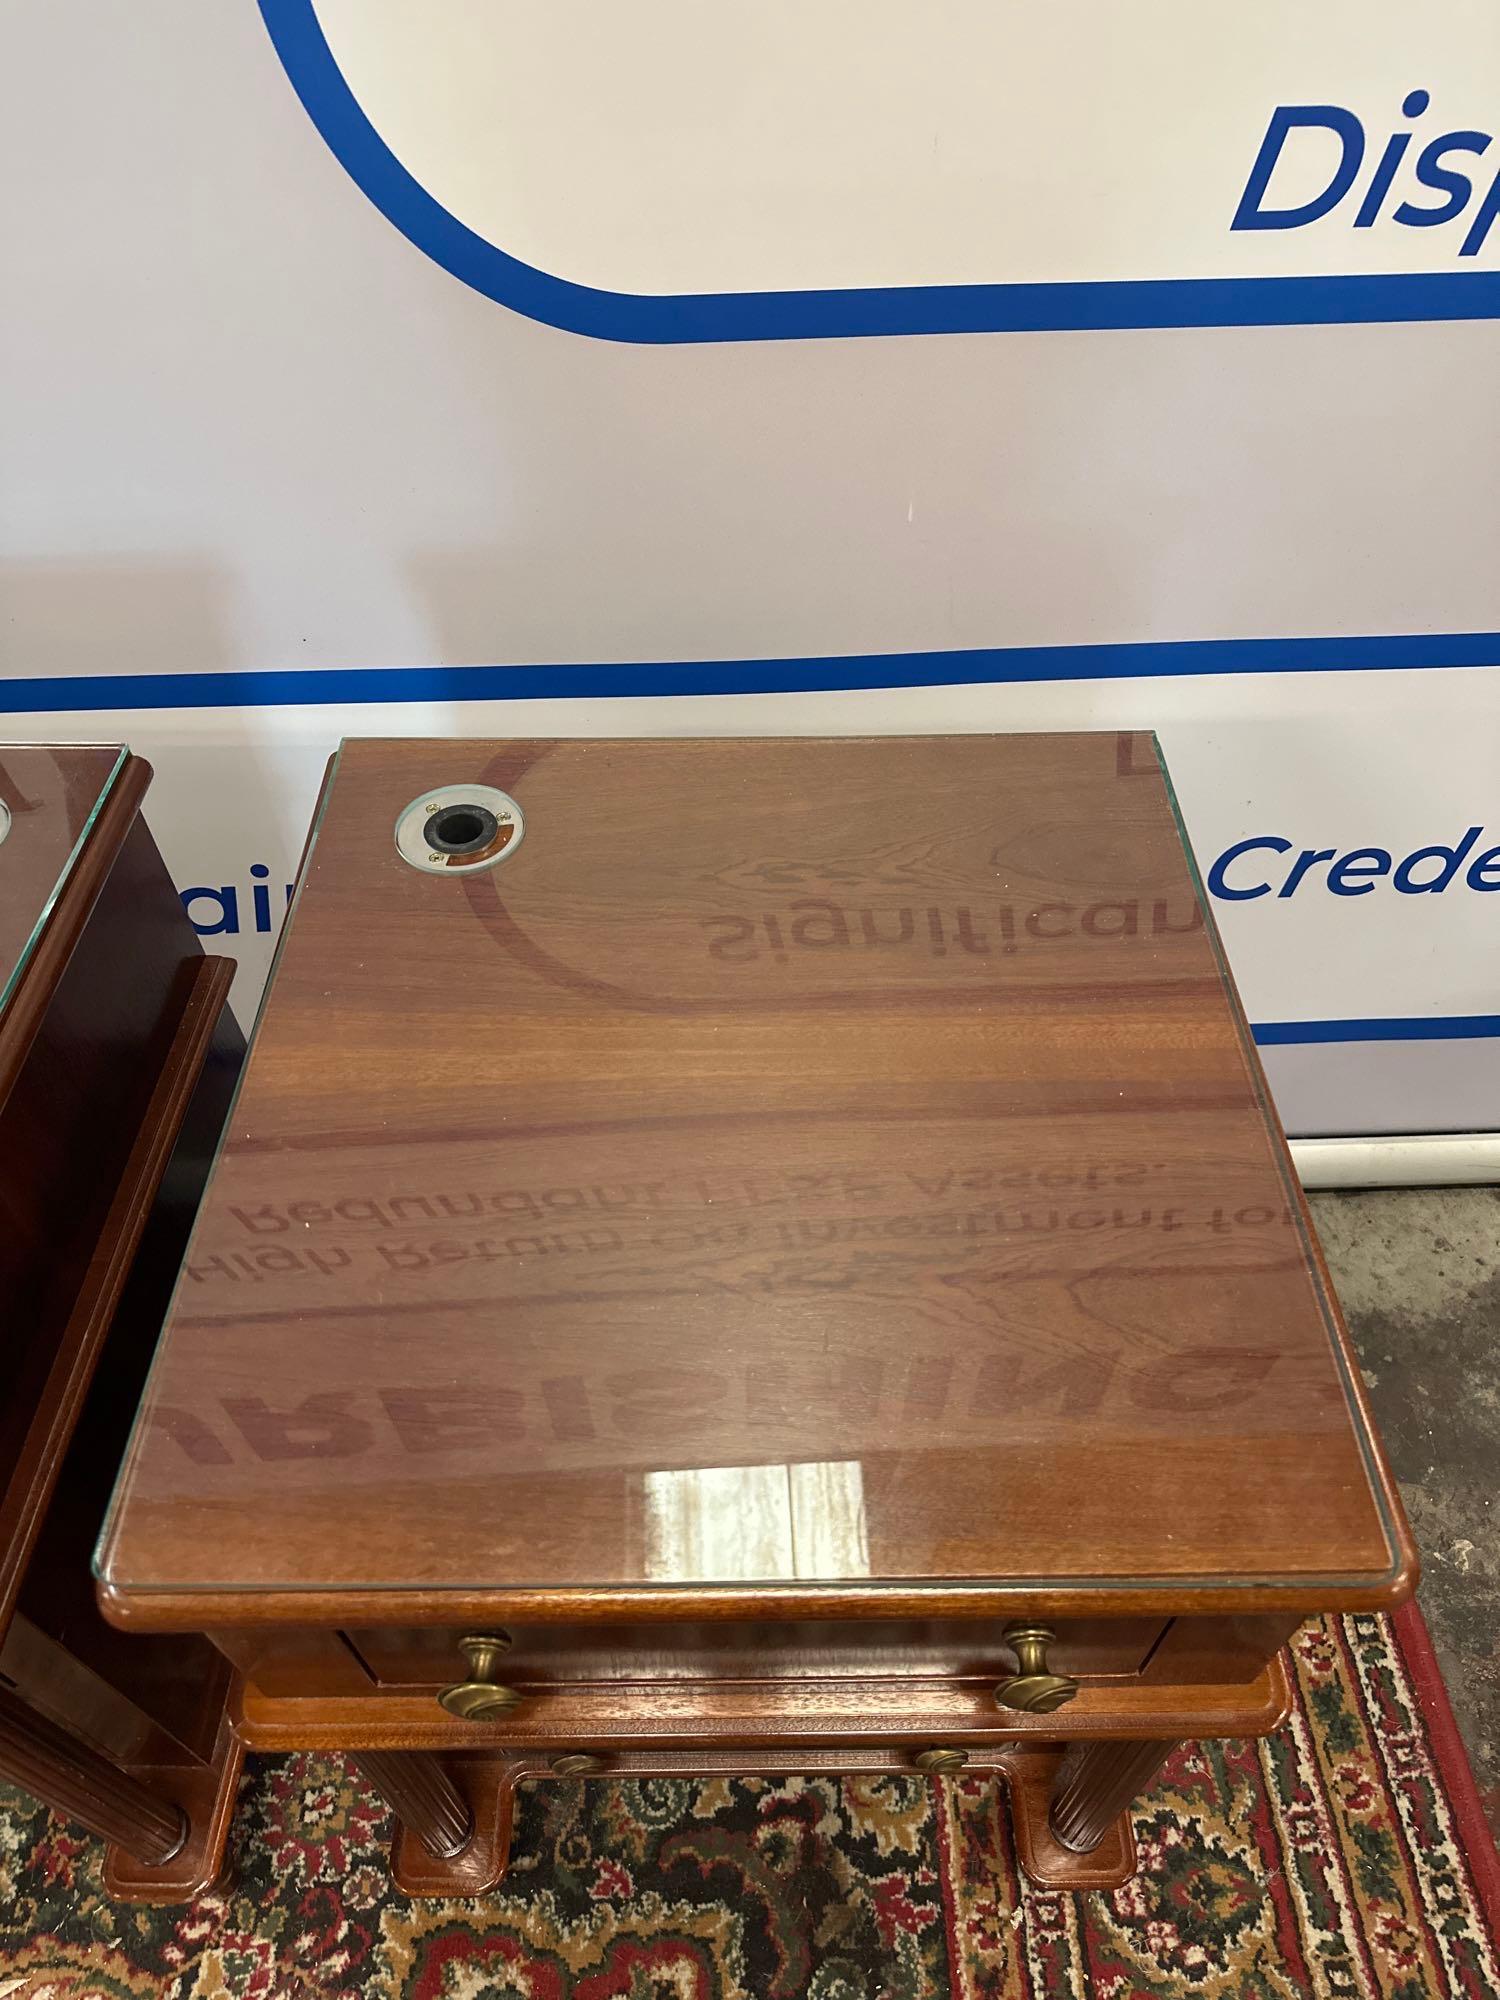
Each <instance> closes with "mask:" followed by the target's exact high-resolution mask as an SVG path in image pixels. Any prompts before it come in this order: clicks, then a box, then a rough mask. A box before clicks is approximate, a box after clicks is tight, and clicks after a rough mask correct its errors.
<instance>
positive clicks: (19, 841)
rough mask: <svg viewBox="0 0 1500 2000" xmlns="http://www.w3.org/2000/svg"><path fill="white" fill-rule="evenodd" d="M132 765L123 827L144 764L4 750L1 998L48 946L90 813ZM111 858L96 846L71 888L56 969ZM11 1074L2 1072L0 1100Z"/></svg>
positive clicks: (112, 754)
mask: <svg viewBox="0 0 1500 2000" xmlns="http://www.w3.org/2000/svg"><path fill="white" fill-rule="evenodd" d="M130 763H134V764H135V766H136V769H135V770H134V771H133V772H131V774H130V779H129V784H128V788H127V789H128V790H129V791H130V792H131V793H132V794H133V797H131V798H129V799H127V800H126V801H125V802H124V804H123V807H117V808H116V813H117V816H118V815H119V814H120V813H121V812H122V811H123V815H124V818H123V821H122V822H121V823H124V824H128V822H129V819H130V817H131V816H132V815H133V813H134V810H135V807H136V805H138V804H139V801H140V792H141V791H143V790H144V788H145V784H144V781H145V779H146V777H147V776H149V772H148V769H147V767H146V766H145V765H143V764H141V763H140V761H139V759H129V760H127V759H126V757H125V752H124V750H123V748H122V747H121V745H120V744H118V743H107V744H106V743H90V744H72V743H70V744H56V745H48V744H20V745H16V744H0V806H3V807H4V808H5V813H4V814H3V815H0V836H3V837H0V993H3V992H4V991H5V989H6V987H7V985H9V984H10V982H11V980H12V979H13V978H14V977H15V975H16V973H17V970H18V968H20V967H21V966H22V965H23V963H25V964H29V960H30V954H31V951H32V949H33V948H34V947H35V946H37V945H39V944H41V943H42V942H43V937H42V935H41V934H40V927H43V926H48V927H50V923H51V919H50V916H49V906H55V901H56V900H60V896H61V889H62V886H63V884H64V882H65V880H66V878H67V877H68V875H69V873H70V871H71V869H72V867H73V866H75V865H76V864H77V863H78V862H79V861H82V859H83V855H82V853H81V851H80V842H82V841H83V839H84V836H85V833H86V831H87V828H88V824H89V818H90V815H91V814H93V813H95V812H96V811H98V809H99V807H100V805H101V802H103V801H105V800H107V799H108V796H109V792H110V789H111V786H112V785H113V784H114V783H115V781H116V780H117V779H118V778H120V777H122V776H124V775H125V774H126V770H127V768H128V765H129V764H130ZM7 816H8V817H7ZM112 852H113V847H112V844H111V843H110V841H109V839H108V836H106V839H105V840H104V842H102V843H99V844H98V845H97V846H96V848H95V854H94V858H93V860H92V862H91V863H90V864H89V869H88V870H86V871H85V881H84V886H83V888H82V890H81V891H80V889H79V888H78V887H77V886H75V887H74V889H73V893H72V894H71V895H70V897H69V899H68V900H69V905H70V907H69V909H68V910H66V911H64V912H62V913H61V914H62V922H61V924H60V925H59V926H58V927H57V928H56V929H55V930H54V932H53V938H52V942H51V943H50V944H49V946H48V956H49V957H50V958H51V960H52V964H53V967H54V968H55V967H56V966H58V965H59V964H61V963H64V962H65V960H66V950H67V949H68V948H70V947H69V939H70V938H71V939H74V940H76V938H77V936H78V934H79V932H80V931H81V929H82V926H83V924H84V923H86V922H87V920H88V915H89V911H90V909H91V907H92V903H93V895H92V894H91V893H90V890H89V887H88V885H87V879H86V878H87V875H88V873H90V872H92V874H93V888H94V890H95V891H97V888H98V885H99V883H100V882H102V880H103V879H104V878H103V875H102V874H100V873H98V872H97V871H98V867H99V862H100V859H101V857H102V856H103V855H104V854H109V853H112ZM54 976H55V972H54V973H52V974H48V973H47V972H46V971H44V973H43V975H42V981H41V983H42V984H43V985H45V984H46V983H47V982H48V979H49V978H50V977H54ZM17 997H18V995H16V994H12V996H11V998H12V999H13V1000H14V999H16V998H17ZM36 1004H37V1000H36V995H35V993H34V994H33V997H32V999H31V1000H30V1001H29V1002H28V1003H27V1012H28V1014H29V1015H31V1017H32V1018H35V1015H34V1012H33V1010H34V1009H35V1007H36ZM17 1018H18V1019H19V1018H20V1016H19V1015H18V1017H17ZM3 1041H4V1037H3V1036H0V1063H3V1062H4V1060H5V1058H6V1057H7V1055H11V1056H13V1054H14V1049H12V1050H11V1051H6V1050H5V1049H4V1047H3ZM6 1074H7V1071H6V1068H5V1067H3V1066H0V1097H3V1095H4V1078H5V1076H6Z"/></svg>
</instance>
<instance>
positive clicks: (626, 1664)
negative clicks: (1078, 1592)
mask: <svg viewBox="0 0 1500 2000" xmlns="http://www.w3.org/2000/svg"><path fill="white" fill-rule="evenodd" d="M1167 1622H1168V1621H1167V1620H1166V1619H1165V1618H1096V1619H1069V1620H1068V1621H1066V1622H1065V1623H1060V1624H1059V1625H1058V1626H1057V1628H1056V1631H1057V1637H1056V1640H1055V1641H1054V1643H1053V1644H1052V1645H1051V1646H1050V1647H1049V1649H1048V1656H1049V1658H1048V1663H1049V1666H1050V1667H1051V1669H1052V1671H1053V1672H1055V1673H1061V1674H1069V1675H1072V1676H1074V1677H1075V1678H1077V1679H1081V1680H1104V1679H1120V1678H1126V1677H1134V1676H1136V1675H1138V1674H1139V1673H1140V1672H1141V1671H1142V1669H1143V1668H1144V1666H1145V1664H1146V1661H1147V1660H1148V1659H1149V1658H1150V1655H1151V1652H1152V1649H1153V1648H1154V1647H1155V1645H1156V1644H1157V1641H1158V1640H1159V1639H1160V1637H1161V1635H1162V1633H1163V1632H1164V1631H1165V1630H1166V1626H1167ZM467 1629H469V1628H466V1627H458V1626H451V1627H441V1626H435V1627H432V1628H430V1629H422V1628H416V1629H413V1628H409V1627H402V1626H363V1627H360V1628H359V1629H357V1630H353V1631H346V1632H345V1633H344V1635H343V1636H344V1639H345V1641H346V1642H347V1644H348V1645H349V1646H350V1647H352V1649H353V1651H354V1652H355V1654H356V1655H357V1657H358V1658H359V1660H360V1661H361V1662H362V1664H363V1665H364V1668H365V1670H366V1672H367V1673H368V1674H369V1676H370V1678H371V1680H372V1681H374V1682H375V1683H376V1684H377V1685H378V1686H380V1687H391V1688H434V1689H436V1688H441V1687H444V1686H446V1685H448V1684H449V1683H450V1682H453V1681H461V1680H464V1679H466V1678H467V1671H468V1670H467V1668H466V1665H465V1662H464V1657H463V1654H462V1653H461V1652H460V1650H459V1641H460V1639H462V1638H463V1636H464V1632H465V1631H466V1630H467ZM506 1630H507V1631H508V1634H509V1637H510V1640H511V1644H510V1646H509V1648H508V1649H507V1650H506V1652H505V1655H504V1657H503V1659H502V1661H501V1662H500V1667H499V1678H500V1679H501V1680H503V1681H504V1682H505V1683H506V1684H507V1685H508V1686H512V1687H517V1688H525V1687H540V1686H547V1685H550V1684H555V1683H559V1682H574V1683H576V1682H596V1681H657V1682H660V1681H762V1680H763V1681H785V1680H788V1679H791V1680H801V1681H807V1680H819V1679H828V1680H847V1679H849V1678H850V1677H851V1676H854V1677H856V1678H857V1677H860V1676H864V1677H867V1678H870V1679H890V1678H897V1679H901V1678H904V1677H906V1676H909V1675H920V1676H922V1677H924V1678H926V1677H938V1678H943V1677H950V1678H953V1679H956V1680H967V1679H976V1680H983V1679H989V1680H995V1679H998V1678H999V1677H1001V1676H1003V1675H1006V1674H1012V1673H1014V1672H1015V1670H1016V1660H1015V1655H1014V1653H1013V1652H1012V1651H1011V1649H1010V1648H1009V1647H1008V1646H1007V1645H1006V1643H1005V1641H1004V1640H1003V1639H1002V1637H1001V1630H1002V1627H1001V1625H1000V1624H999V1623H994V1624H990V1623H984V1622H974V1621H969V1620H959V1619H947V1620H944V1619H890V1620H881V1621H877V1620H868V1621H866V1620H859V1621H854V1620H848V1621H842V1620H831V1619H830V1620H817V1621H814V1620H809V1621H806V1622H802V1623H788V1622H781V1621H778V1622H775V1623H771V1622H767V1623H765V1624H760V1625H753V1624H749V1623H745V1624H741V1623H738V1622H730V1623H724V1624H719V1623H697V1624H694V1623H690V1622H687V1621H684V1622H683V1623H681V1624H671V1625H662V1624H653V1625H571V1626H570V1625H532V1626H521V1625H514V1626H510V1627H508V1628H506Z"/></svg>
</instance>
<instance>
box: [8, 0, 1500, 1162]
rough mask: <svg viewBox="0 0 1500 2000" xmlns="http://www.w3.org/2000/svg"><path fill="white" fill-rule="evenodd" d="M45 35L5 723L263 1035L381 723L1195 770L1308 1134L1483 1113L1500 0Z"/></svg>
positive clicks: (1140, 917) (1497, 765)
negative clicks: (138, 785) (314, 877)
mask: <svg viewBox="0 0 1500 2000" xmlns="http://www.w3.org/2000/svg"><path fill="white" fill-rule="evenodd" d="M3 23H4V24H3V28H0V33H3V50H4V61H3V63H0V169H3V173H4V180H3V189H4V192H3V193H0V269H3V270H4V271H5V273H6V283H7V306H8V309H7V311H6V312H5V314H4V315H0V380H3V382H4V391H3V396H0V665H3V671H4V674H5V676H6V682H7V687H6V702H5V705H6V707H7V708H8V710H9V711H10V712H9V714H8V716H7V718H6V728H5V733H6V734H8V735H10V736H11V737H14V738H21V737H37V738H46V737H68V738H78V737H117V736H118V737H123V738H124V739H126V740H128V741H130V742H131V743H132V744H133V745H134V747H135V748H136V749H138V750H139V751H141V752H143V753H144V754H145V755H147V756H149V757H150V758H151V759H152V760H153V762H154V763H155V764H156V766H157V771H158V781H157V785H156V787H155V789H154V790H153V793H152V795H151V808H150V810H151V817H152V820H153V824H154V825H155V826H156V828H157V830H158V833H159V835H160V837H161V838H162V841H163V844H164V846H165V848H166V850H167V853H168V858H169V860H170V861H171V863H172V865H173V867H174V869H175V870H176V872H177V875H178V879H179V883H180V886H181V887H182V889H183V891H184V893H185V895H186V897H187V900H188V907H189V909H190V911H191V913H192V915H193V917H194V920H195V921H196V922H197V924H198V925H199V928H200V929H201V930H202V931H203V933H204V934H205V936H206V937H208V938H212V939H215V940H217V941H218V942H219V943H220V944H221V946H223V947H225V948H229V949H232V950H234V951H236V952H238V953H239V954H240V956H241V957H242V959H243V962H244V968H245V971H244V978H243V982H242V986H241V991H240V995H239V998H240V1004H241V1006H242V1008H244V1007H249V1006H250V1005H252V1004H253V1000H254V995H255V991H256V988H257V986H258V983H259V981H260V979H261V978H262V977H263V975H264V971H265V967H266V965H267V963H268V959H269V951H270V947H271V944H272V941H273V938H274V933H275V929H276V926H277V924H278V922H279V919H280V914H281V912H282V910H283V909H284V907H285V896H286V884H287V882H288V880H289V879H290V874H291V870H292V869H293V867H294V865H295V858H296V854H297V851H298V849H299V848H300V844H301V840H302V835H303V832H304V830H305V825H306V820H307V817H308V814H309V812H310V809H311V805H312V800H313V797H314V794H315V791H316V787H317V782H318V778H319V775H320V773H321V770H322V766H323V763H324V761H325V759H326V757H327V756H328V754H329V752H330V750H331V749H332V748H333V747H334V746H335V745H336V743H337V742H338V740H339V738H340V737H341V736H342V735H345V734H373V733H421V734H431V733H442V734H453V735H459V736H462V735H487V736H493V735H502V736H505V735H509V736H517V735H546V734H558V733H598V734H613V733H645V732H653V733H655V732H663V733H672V732H687V731H691V732H695V733H707V732H720V731H722V732H730V731H755V732H761V733H764V732H776V731H809V730H838V731H850V730H871V731H883V730H902V729H907V730H936V729H1024V728H1125V727H1129V728H1140V727H1154V728H1155V729H1156V730H1157V731H1158V733H1159V734H1160V736H1161V739H1162V742H1163V745H1164V747H1165V750H1166V753H1167V756H1168V760H1169V763H1170V765H1171V768H1172V772H1173V775H1174V778H1175V780H1176V783H1177V786H1178V790H1179V794H1180V797H1181V802H1182V807H1183V811H1184V816H1185V820H1186V823H1187V826H1188V829H1189V832H1190V835H1191V837H1192V840H1193V843H1194V846H1195V849H1196V851H1197V855H1198V859H1199V862H1200V865H1201V867H1202V870H1203V873H1204V875H1205V878H1206V881H1207V883H1208V887H1209V892H1210V895H1211V898H1212V900H1213V903H1214V907H1215V911H1216V914H1217V916H1218V918H1219V921H1220V923H1221V925H1222V927H1223V930H1224V933H1225V937H1226V941H1227V943H1228V946H1229V949H1230V953H1231V956H1232V958H1233V962H1234V965H1235V969H1236V972H1237V975H1238V977H1239V979H1240V983H1241V986H1242V989H1243V991H1244V995H1245V999H1246V1003H1247V1007H1248V1010H1249V1013H1250V1015H1251V1019H1252V1022H1253V1023H1254V1025H1255V1028H1256V1032H1257V1036H1258V1039H1259V1041H1260V1043H1261V1046H1262V1049H1263V1051H1264V1054H1265V1058H1266V1062H1267V1066H1268V1068H1269V1070H1270V1073H1271V1077H1272V1081H1273V1084H1274V1086H1275V1089H1276V1092H1277V1096H1278V1101H1279V1103H1280V1106H1281V1109H1282V1112H1283V1115H1284V1117H1285V1119H1286V1121H1287V1123H1288V1126H1289V1128H1290V1129H1291V1130H1293V1131H1294V1132H1299V1133H1339V1132H1349V1133H1354V1132H1360V1133H1365V1132H1397V1131H1413V1130H1429V1131H1430V1130H1466V1129H1473V1128H1476V1127H1500V955H1497V952H1496V947H1495V938H1496V931H1497V916H1500V796H1497V783H1496V779H1497V770H1500V756H1497V749H1500V564H1497V562H1496V560H1495V550H1496V548H1497V547H1500V481H1497V479H1496V476H1495V439H1496V436H1497V434H1500V421H1497V420H1500V407H1497V406H1500V392H1497V389H1496V383H1497V382H1500V369H1497V362H1500V330H1497V325H1496V319H1497V316H1500V144H1496V143H1495V142H1494V140H1493V139H1492V137H1491V134H1492V131H1493V130H1494V129H1495V122H1496V118H1497V116H1500V15H1497V13H1496V11H1495V10H1494V9H1493V7H1491V6H1489V5H1487V4H1486V5H1481V4H1478V0H1433V4H1432V5H1431V6H1429V7H1427V8H1423V9H1410V8H1400V7H1397V6H1396V5H1394V4H1393V0H1379V4H1376V5H1369V4H1366V5H1362V6H1360V7H1358V8H1356V7H1355V6H1354V5H1353V4H1352V0H1326V3H1325V4H1322V5H1316V6H1311V7H1310V6H1307V5H1299V6H1293V5H1292V4H1291V0H1269V4H1268V5H1266V6H1265V7H1262V8H1258V9H1255V10H1250V11H1249V12H1247V11H1246V10H1245V9H1243V8H1237V7H1230V6H1228V5H1217V4H1212V5H1204V4H1201V0H1143V4H1141V5H1140V6H1138V7H1135V8H1132V9H1129V10H1121V9H1120V8H1118V7H1114V6H1110V5H1108V4H1106V0H1062V4H1059V5H1057V6H1055V7H1048V8H1040V7H1032V8H1023V7H1019V6H1013V5H1009V4H1005V5H997V4H995V0H988V4H979V0H937V4H933V5H929V6H924V7H921V8H917V7H915V6H912V5H909V4H908V5H900V4H897V3H896V0H864V4H862V5H861V6H859V7H855V6H853V5H852V4H849V0H813V4H807V0H801V4H798V5H797V6H792V5H791V4H790V0H759V4H758V5H756V6H754V7H751V6H749V5H740V4H737V0H727V3H726V4H725V5H722V6H718V7H714V8H704V7H701V6H689V5H687V4H685V0H631V4H630V5H628V6H624V7H620V8H616V9H610V10H600V9H597V8H589V9H583V8H581V7H578V6H575V5H573V4H571V0H551V4H549V5H547V6H545V7H544V6H542V5H541V4H539V0H493V4H487V5H486V6H485V7H483V8H476V7H473V6H471V5H467V4H464V0H424V4H422V5H420V6H419V5H417V4H415V0H316V4H315V3H314V0H262V6H261V9H260V11H257V10H256V8H255V7H254V6H253V5H252V4H251V0H215V4H214V5H212V6H204V5H202V4H201V0H143V4H141V5H140V6H138V7H134V8H131V9H129V10H100V9H99V8H97V7H96V6H92V5H88V4H85V0H51V4H49V5H48V6H47V7H45V8H19V7H18V8H14V9H12V10H10V11H9V12H8V13H7V14H6V15H5V16H4V17H3ZM268 31H269V32H268ZM851 336H859V337H851ZM1055 921H1057V922H1059V923H1073V922H1076V923H1080V924H1081V923H1084V922H1086V921H1092V919H1091V918H1090V917H1089V912H1088V910H1087V909H1086V908H1084V907H1082V906H1080V907H1079V908H1077V909H1072V908H1063V909H1060V910H1059V911H1058V912H1057V913H1056V915H1055ZM1112 921H1120V922H1128V921H1133V922H1135V923H1136V924H1138V925H1144V926H1146V927H1147V928H1148V929H1149V925H1150V922H1151V921H1152V915H1151V913H1150V912H1149V911H1144V910H1142V911H1136V912H1134V913H1133V914H1132V913H1130V912H1128V911H1127V912H1125V913H1124V914H1123V915H1117V916H1116V917H1115V918H1113V919H1112Z"/></svg>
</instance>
